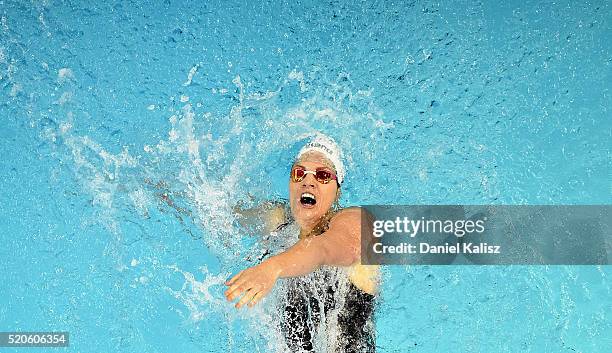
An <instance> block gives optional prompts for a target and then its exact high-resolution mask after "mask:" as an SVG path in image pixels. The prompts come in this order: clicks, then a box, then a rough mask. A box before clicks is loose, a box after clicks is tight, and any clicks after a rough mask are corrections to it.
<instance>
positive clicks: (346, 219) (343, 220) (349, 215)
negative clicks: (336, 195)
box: [329, 207, 364, 228]
mask: <svg viewBox="0 0 612 353" xmlns="http://www.w3.org/2000/svg"><path fill="white" fill-rule="evenodd" d="M363 216H364V210H363V209H362V208H361V207H348V208H344V209H342V210H341V211H338V213H336V214H335V215H334V216H333V217H332V219H331V220H330V223H329V226H330V227H334V226H350V227H351V228H358V227H359V226H360V225H361V221H362V219H363Z"/></svg>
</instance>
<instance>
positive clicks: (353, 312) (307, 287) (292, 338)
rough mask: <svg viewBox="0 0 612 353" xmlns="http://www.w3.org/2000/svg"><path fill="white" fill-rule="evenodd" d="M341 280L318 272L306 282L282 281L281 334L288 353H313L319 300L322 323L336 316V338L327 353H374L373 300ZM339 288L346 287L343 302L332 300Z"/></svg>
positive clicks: (298, 280)
mask: <svg viewBox="0 0 612 353" xmlns="http://www.w3.org/2000/svg"><path fill="white" fill-rule="evenodd" d="M341 278H342V277H340V278H339V277H338V276H334V275H333V274H331V273H330V272H329V271H325V270H322V269H319V270H317V273H316V274H314V275H312V276H309V277H308V278H307V277H294V278H288V279H286V280H285V281H286V297H285V299H286V300H285V301H284V302H283V305H284V314H283V317H282V320H281V330H282V332H283V334H284V336H285V342H286V344H287V346H288V348H289V350H290V351H291V352H314V346H313V335H314V334H315V332H316V328H317V327H318V326H319V324H320V323H321V303H320V301H321V300H322V301H323V308H322V309H323V315H324V318H323V320H329V319H330V317H332V316H333V315H330V314H331V313H337V320H338V321H337V328H338V335H337V339H336V341H335V344H333V346H334V347H331V348H330V349H331V351H333V352H347V353H349V352H368V353H370V352H375V348H376V345H375V332H374V331H375V330H374V326H373V312H374V305H375V296H373V295H371V294H369V293H366V292H364V291H362V290H361V289H359V288H357V287H356V286H355V285H354V284H353V283H351V281H350V280H349V279H348V278H346V277H344V278H343V279H342V280H341ZM313 279H314V281H313ZM341 282H342V283H341ZM342 285H344V286H346V287H347V288H346V291H343V292H345V293H346V296H344V298H343V299H344V300H342V299H341V298H336V299H340V300H336V299H335V298H334V296H335V293H336V292H337V291H338V289H339V286H342ZM336 295H337V294H336ZM332 325H333V324H332ZM328 333H329V332H328ZM320 353H323V352H320Z"/></svg>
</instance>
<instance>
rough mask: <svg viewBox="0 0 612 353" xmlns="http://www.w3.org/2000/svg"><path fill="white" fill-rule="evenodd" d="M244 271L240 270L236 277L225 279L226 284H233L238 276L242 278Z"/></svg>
mask: <svg viewBox="0 0 612 353" xmlns="http://www.w3.org/2000/svg"><path fill="white" fill-rule="evenodd" d="M243 273H244V271H240V272H238V273H237V274H236V275H235V276H234V277H232V278H230V279H229V280H227V281H225V285H226V286H231V285H232V283H234V282H235V281H236V280H237V279H238V278H240V276H241V275H242V274H243Z"/></svg>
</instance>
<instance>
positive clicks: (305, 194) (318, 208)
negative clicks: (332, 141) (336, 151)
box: [289, 152, 338, 230]
mask: <svg viewBox="0 0 612 353" xmlns="http://www.w3.org/2000/svg"><path fill="white" fill-rule="evenodd" d="M298 165H299V166H302V167H304V168H305V169H306V170H309V171H315V170H316V169H317V168H324V169H327V170H329V171H331V172H332V173H333V174H334V175H335V174H336V172H335V170H334V168H333V165H332V163H331V162H330V161H329V160H328V159H327V158H326V157H325V156H324V155H323V154H321V153H319V152H308V153H306V154H304V155H303V156H302V157H301V158H300V159H299V160H298V161H296V162H295V163H294V164H293V167H295V166H298ZM337 197H338V183H337V182H336V180H330V181H329V183H327V184H322V183H320V182H318V181H317V180H316V179H315V176H314V175H312V174H306V176H305V177H304V179H302V181H299V182H293V181H292V180H291V178H290V179H289V204H290V206H291V213H292V214H293V218H294V219H295V220H296V222H297V223H298V224H299V225H300V227H301V228H302V229H305V230H310V229H312V228H313V227H314V226H315V225H316V224H317V223H318V222H319V220H320V219H321V218H322V217H323V216H324V215H325V214H326V213H327V211H328V210H329V209H330V208H331V206H332V204H333V203H334V201H336V199H337Z"/></svg>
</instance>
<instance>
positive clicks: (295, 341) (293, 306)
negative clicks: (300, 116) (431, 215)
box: [225, 134, 379, 352]
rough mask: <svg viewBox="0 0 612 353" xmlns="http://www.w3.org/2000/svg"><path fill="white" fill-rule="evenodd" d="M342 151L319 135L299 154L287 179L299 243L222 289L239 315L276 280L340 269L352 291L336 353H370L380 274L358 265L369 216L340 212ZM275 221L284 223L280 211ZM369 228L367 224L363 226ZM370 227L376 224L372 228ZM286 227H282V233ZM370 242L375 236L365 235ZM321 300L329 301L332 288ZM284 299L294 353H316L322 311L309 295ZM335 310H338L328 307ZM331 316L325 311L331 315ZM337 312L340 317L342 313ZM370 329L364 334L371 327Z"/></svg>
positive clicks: (286, 328) (346, 301)
mask: <svg viewBox="0 0 612 353" xmlns="http://www.w3.org/2000/svg"><path fill="white" fill-rule="evenodd" d="M344 174H345V171H344V166H343V164H342V156H341V153H340V149H339V148H338V146H337V145H336V143H335V142H334V141H333V140H332V139H331V138H329V137H327V136H325V135H322V134H319V135H317V136H315V138H313V139H312V140H311V141H310V142H309V143H307V144H306V145H305V146H304V147H303V148H302V149H301V150H300V152H299V154H298V156H297V158H296V161H295V162H294V164H293V167H292V168H291V174H290V178H289V206H290V211H291V216H292V217H291V218H292V219H293V222H295V223H296V224H297V225H298V226H299V229H300V230H299V236H297V237H296V240H297V242H296V243H295V244H294V245H293V246H292V247H290V248H289V249H287V250H286V251H284V252H282V253H279V254H277V255H275V256H272V257H269V258H267V259H266V260H264V261H263V262H261V263H260V264H258V265H256V266H253V267H250V268H247V269H245V270H243V271H241V272H239V273H238V274H236V275H235V276H233V277H232V278H231V279H229V280H228V281H227V282H226V283H225V284H226V285H227V286H229V288H228V289H227V290H226V291H225V296H226V298H227V300H228V301H234V300H236V299H238V301H237V303H236V308H240V307H242V306H244V305H247V306H249V307H252V306H254V305H255V304H256V303H258V302H259V301H260V300H261V299H262V298H264V297H265V296H266V295H267V294H268V293H270V291H271V290H272V288H273V286H274V285H275V283H276V281H277V280H278V279H279V278H287V279H290V278H294V279H297V278H299V277H301V276H306V275H308V274H309V273H311V272H314V271H317V270H318V269H320V268H321V266H324V265H325V266H332V267H343V268H345V269H346V270H347V271H346V273H347V275H348V290H347V292H346V298H344V300H342V302H343V305H342V308H338V309H339V314H338V329H339V332H340V333H339V336H341V337H339V340H338V343H337V347H336V349H337V351H341V352H354V351H360V352H361V351H367V352H373V351H374V349H375V344H374V331H375V330H374V329H373V320H372V315H373V306H374V299H375V297H376V295H377V291H378V277H379V276H378V270H379V269H378V266H366V265H361V264H360V260H361V227H362V223H361V220H362V217H363V216H364V215H365V213H364V212H362V210H361V209H360V208H358V207H350V208H346V209H339V207H338V199H339V197H340V188H341V185H342V182H343V180H344ZM272 214H275V219H277V220H279V222H280V220H283V219H284V217H282V216H279V215H278V211H276V212H272ZM366 224H367V223H366ZM370 224H371V223H370ZM286 225H287V223H283V224H280V225H278V227H277V229H280V228H282V227H284V226H286ZM366 234H371V232H366ZM325 285H326V286H327V285H329V288H323V292H324V293H325V292H327V293H330V292H331V293H332V294H333V291H334V288H335V287H333V286H332V285H333V283H329V284H325ZM293 289H294V290H289V291H288V294H287V305H286V307H285V313H284V317H283V331H284V333H285V338H286V343H287V345H288V347H289V349H290V350H291V351H293V352H296V351H313V342H312V337H313V334H314V333H311V331H312V330H313V328H312V327H309V325H308V322H312V319H313V318H310V319H311V320H308V319H309V317H308V316H309V315H311V314H310V313H311V312H313V311H318V309H317V308H318V303H317V302H316V300H315V303H314V306H315V310H313V308H312V307H310V310H309V305H311V306H312V305H313V298H304V294H303V293H304V290H303V289H300V288H295V287H294V288H293ZM324 305H325V307H326V308H328V307H329V308H330V309H334V307H333V306H334V303H331V304H330V303H328V301H327V299H326V300H325V303H324ZM326 311H327V310H326ZM337 312H338V311H337ZM366 326H367V327H366Z"/></svg>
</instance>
